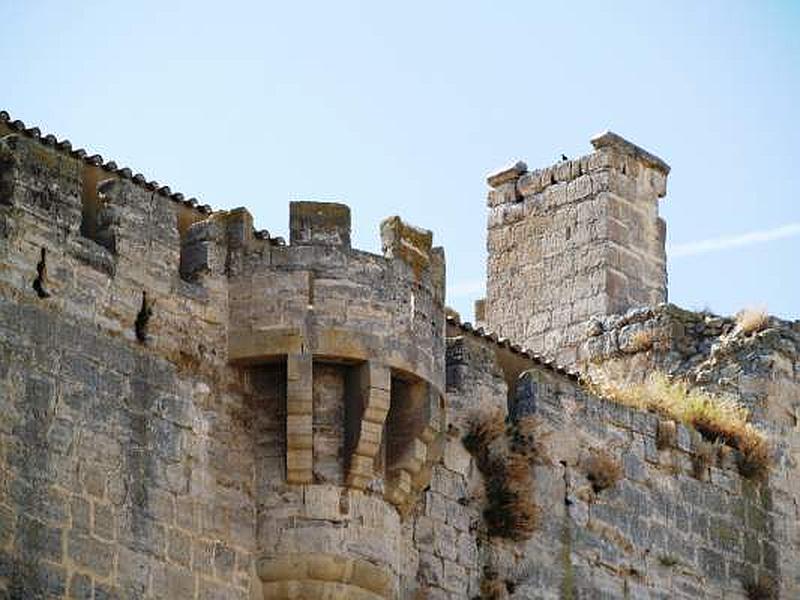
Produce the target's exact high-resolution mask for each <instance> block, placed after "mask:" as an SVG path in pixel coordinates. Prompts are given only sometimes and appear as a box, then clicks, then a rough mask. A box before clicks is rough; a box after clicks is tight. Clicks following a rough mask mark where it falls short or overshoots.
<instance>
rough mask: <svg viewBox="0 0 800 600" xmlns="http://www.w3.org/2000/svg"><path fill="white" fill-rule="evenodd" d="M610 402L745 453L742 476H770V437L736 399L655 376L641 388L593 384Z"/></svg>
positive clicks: (608, 383) (604, 381) (592, 386)
mask: <svg viewBox="0 0 800 600" xmlns="http://www.w3.org/2000/svg"><path fill="white" fill-rule="evenodd" d="M590 387H591V388H592V390H593V391H594V392H595V393H596V394H598V395H600V396H602V397H605V398H607V399H609V400H612V401H614V402H619V403H620V404H625V405H627V406H632V407H634V408H638V409H640V410H650V411H653V412H657V413H659V414H661V415H663V416H664V417H666V418H669V419H674V420H676V421H679V422H681V423H684V424H686V425H689V426H691V427H694V428H695V429H696V430H697V431H698V432H699V433H700V434H701V435H702V436H703V438H705V439H706V440H707V441H710V442H719V443H723V444H727V445H729V446H731V447H733V448H735V449H737V450H738V451H739V452H740V453H741V458H740V460H739V472H740V473H741V475H742V476H744V477H748V478H751V479H763V478H764V477H766V475H767V474H768V472H769V468H770V463H771V456H772V451H771V449H770V446H769V442H768V441H767V437H766V435H765V434H764V433H763V432H762V431H760V430H759V429H758V428H756V427H755V426H754V425H753V424H752V423H750V422H749V419H750V412H749V411H748V410H747V409H746V408H745V407H743V406H741V405H740V404H739V403H738V402H737V401H736V400H735V399H733V398H730V397H725V396H715V395H713V394H709V393H707V392H704V391H702V390H700V389H691V388H689V387H688V386H687V385H686V383H684V382H683V381H679V380H678V381H671V380H670V379H669V378H668V377H667V376H666V375H664V374H663V373H654V374H652V375H651V376H650V377H648V378H647V380H646V381H645V382H644V383H642V384H638V385H630V386H620V385H617V384H615V383H613V382H611V381H610V380H608V379H607V378H606V379H605V380H601V379H598V380H595V381H594V382H592V383H591V384H590Z"/></svg>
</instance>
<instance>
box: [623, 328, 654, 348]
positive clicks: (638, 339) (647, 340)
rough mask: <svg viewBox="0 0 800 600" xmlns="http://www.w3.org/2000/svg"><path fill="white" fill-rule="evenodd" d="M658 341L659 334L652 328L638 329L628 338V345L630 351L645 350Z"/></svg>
mask: <svg viewBox="0 0 800 600" xmlns="http://www.w3.org/2000/svg"><path fill="white" fill-rule="evenodd" d="M659 341H660V336H659V335H658V334H657V333H656V332H655V331H653V330H652V329H640V330H639V331H637V332H635V333H634V334H633V335H632V336H631V339H630V342H629V344H628V347H629V348H630V351H631V352H645V351H647V350H650V349H651V348H653V346H655V345H656V343H657V342H659Z"/></svg>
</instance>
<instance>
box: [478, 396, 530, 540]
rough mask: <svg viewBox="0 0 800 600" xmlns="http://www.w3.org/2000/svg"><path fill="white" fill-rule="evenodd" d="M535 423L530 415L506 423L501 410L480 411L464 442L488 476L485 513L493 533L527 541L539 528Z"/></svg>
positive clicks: (487, 523) (490, 531)
mask: <svg viewBox="0 0 800 600" xmlns="http://www.w3.org/2000/svg"><path fill="white" fill-rule="evenodd" d="M535 425H536V424H535V421H534V420H533V419H532V418H530V417H528V418H523V419H520V420H519V421H518V422H517V423H513V424H506V422H505V418H504V415H503V414H502V412H500V411H496V412H492V413H477V414H475V415H473V417H472V418H471V420H470V427H469V430H468V431H467V434H466V435H465V436H464V438H463V443H464V446H465V447H466V448H467V450H469V452H470V453H471V454H472V456H473V457H474V459H475V464H476V465H477V467H478V470H479V471H480V472H481V474H482V475H483V477H484V488H485V492H486V507H485V508H484V511H483V516H484V520H485V522H486V527H487V530H488V532H489V535H493V536H498V537H505V538H509V539H512V540H524V539H527V538H529V537H530V535H531V533H533V531H534V530H535V528H536V523H537V516H538V509H537V507H536V505H535V504H534V503H533V500H532V496H533V478H532V477H531V464H532V462H533V460H534V459H535V455H536V453H537V452H538V450H539V448H538V445H537V441H536V436H535Z"/></svg>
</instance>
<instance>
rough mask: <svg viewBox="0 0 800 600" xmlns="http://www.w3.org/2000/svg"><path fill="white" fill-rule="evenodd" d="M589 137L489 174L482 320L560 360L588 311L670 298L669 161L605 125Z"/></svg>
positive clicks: (570, 356)
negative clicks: (585, 145)
mask: <svg viewBox="0 0 800 600" xmlns="http://www.w3.org/2000/svg"><path fill="white" fill-rule="evenodd" d="M592 145H593V146H594V149H595V151H594V152H593V153H592V154H589V155H587V156H583V157H580V158H577V159H574V160H564V161H562V162H560V163H558V164H555V165H553V166H551V167H547V168H544V169H538V170H535V171H528V169H527V166H526V165H525V163H522V162H518V163H517V164H515V165H514V166H512V167H511V168H508V169H504V170H502V171H500V172H498V173H495V174H493V175H491V176H490V177H489V178H488V183H489V186H490V187H491V188H492V189H491V191H490V192H489V196H488V206H489V215H488V238H487V248H488V263H487V278H488V279H487V299H486V314H485V317H486V323H487V326H488V327H489V328H491V329H493V330H494V331H496V332H497V333H498V334H499V335H501V336H505V337H508V338H510V339H513V340H515V341H517V342H519V343H522V344H524V345H526V346H528V347H530V348H531V349H533V350H535V351H537V352H542V353H545V354H549V355H555V356H557V357H558V358H559V359H560V360H561V361H563V362H565V363H573V362H574V361H575V349H576V344H577V342H578V340H579V339H580V334H581V333H582V329H581V328H582V326H583V323H584V322H585V321H586V319H588V318H589V317H590V316H592V315H594V314H612V313H618V312H624V311H625V310H627V309H628V308H631V307H632V306H636V305H642V304H657V303H659V302H664V301H666V298H667V270H666V254H665V249H664V244H665V237H666V225H665V223H664V221H663V220H662V219H661V218H660V217H659V216H658V200H659V199H660V198H663V197H664V196H665V195H666V180H667V175H668V173H669V166H668V165H667V164H666V163H665V162H664V161H663V160H661V159H660V158H658V157H656V156H654V155H652V154H650V153H649V152H647V151H646V150H643V149H642V148H640V147H639V146H636V145H635V144H632V143H631V142H628V141H627V140H625V139H623V138H622V137H620V136H619V135H617V134H615V133H612V132H605V133H603V134H600V135H598V136H596V137H594V138H593V139H592Z"/></svg>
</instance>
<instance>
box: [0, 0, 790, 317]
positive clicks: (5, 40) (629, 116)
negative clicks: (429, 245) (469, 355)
mask: <svg viewBox="0 0 800 600" xmlns="http://www.w3.org/2000/svg"><path fill="white" fill-rule="evenodd" d="M162 4H167V3H166V2H153V1H149V0H147V1H137V2H125V3H116V2H102V3H101V2H91V1H84V2H81V3H67V2H46V1H31V2H15V3H14V2H5V3H3V7H2V12H0V14H2V19H0V61H2V63H3V84H2V86H0V105H1V106H2V107H4V108H5V109H6V110H9V111H10V112H11V114H12V115H13V116H14V117H16V118H20V119H22V120H24V121H25V122H26V123H28V124H31V125H32V124H36V125H39V126H40V127H41V128H42V129H43V131H45V132H52V133H55V134H56V135H58V136H59V137H67V138H69V139H70V140H71V141H72V142H73V144H75V145H77V146H82V147H85V148H87V149H89V150H91V151H93V152H98V153H100V154H102V155H103V156H104V157H106V158H110V159H114V160H115V161H116V162H117V163H118V164H124V165H127V166H130V167H131V168H133V169H134V171H141V172H143V173H144V174H145V175H146V176H148V177H149V178H151V179H156V180H158V181H159V182H162V183H165V184H168V185H170V186H171V187H172V189H173V190H178V191H181V192H183V193H184V194H186V195H187V196H192V195H194V196H197V197H198V198H200V199H201V200H202V201H203V202H205V203H208V204H211V205H212V206H214V207H215V208H232V207H235V206H242V205H244V206H247V207H248V208H249V209H250V211H251V212H252V213H253V215H254V217H255V219H256V225H257V227H259V228H265V229H269V230H270V232H271V233H272V234H273V235H286V232H287V227H288V223H287V221H288V201H289V200H291V199H320V200H336V201H343V202H346V203H348V204H349V205H350V206H351V208H352V212H353V226H354V244H355V245H357V246H359V247H361V248H364V249H366V250H372V251H377V250H378V249H379V241H378V223H379V222H380V220H381V219H382V218H383V217H385V216H388V215H391V214H400V215H401V216H402V217H403V218H404V219H406V220H408V221H410V222H412V223H414V224H417V225H420V226H423V227H426V228H429V229H432V230H433V231H434V241H435V243H437V244H441V245H443V246H444V247H445V251H446V254H447V259H448V261H447V262H448V265H447V267H448V285H449V288H450V291H449V294H448V302H449V303H450V304H451V305H453V306H455V307H456V308H457V309H458V310H460V311H461V313H462V315H463V316H465V317H471V314H472V310H471V304H472V300H473V299H474V298H476V297H479V296H480V295H482V292H481V286H482V284H483V278H484V269H485V261H486V256H485V195H486V185H485V175H486V174H487V173H488V172H490V171H492V170H494V169H496V168H498V167H500V166H502V165H505V164H507V163H509V162H511V161H514V160H517V159H524V160H525V161H526V162H527V163H528V165H529V166H530V167H531V168H535V167H539V166H546V165H549V164H551V163H553V162H555V161H556V160H557V159H558V157H559V156H560V154H561V153H562V152H563V153H565V154H567V155H569V156H578V155H581V154H585V153H587V152H588V151H589V150H590V145H589V139H590V137H591V136H592V135H593V134H595V133H598V132H599V131H602V130H604V129H612V130H614V131H616V132H617V133H619V134H621V135H623V136H624V137H626V138H628V139H630V140H631V141H634V142H636V143H638V144H639V145H641V146H643V147H645V148H647V149H648V150H650V151H652V152H654V153H655V154H658V155H659V156H661V157H662V158H664V159H665V160H666V161H667V162H668V163H669V164H670V165H671V166H672V173H671V175H670V180H669V186H668V195H667V198H666V199H665V200H664V201H663V202H662V204H661V211H662V215H663V216H664V217H665V219H666V220H667V226H668V239H669V244H670V245H671V247H673V248H674V250H675V251H674V252H673V255H672V256H671V257H670V261H669V278H670V300H671V301H673V302H676V303H677V304H680V305H683V306H686V307H689V308H698V309H699V308H703V307H709V308H711V309H713V310H715V311H717V312H721V313H732V312H735V311H736V310H738V309H739V308H741V307H743V306H767V307H768V308H769V310H770V312H773V313H776V314H780V315H783V316H786V317H791V318H798V317H800V301H798V297H800V277H798V269H797V264H798V258H800V118H798V116H799V115H798V112H799V109H798V107H800V2H789V1H786V2H776V1H759V2H736V1H733V0H731V1H725V2H679V1H676V2H669V3H666V2H659V3H655V2H652V3H649V2H643V1H641V0H640V1H638V2H608V3H600V2H586V3H560V2H546V3H545V2H542V3H537V2H488V1H487V2H468V1H460V2H412V1H406V2H395V3H380V2H345V1H342V2H318V3H303V2H281V3H270V2H261V3H256V2H252V3H245V2H237V1H229V2H226V3H219V2H213V3H211V2H198V1H195V2H170V3H169V8H165V7H164V6H162ZM698 243H700V244H699V245H698Z"/></svg>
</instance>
